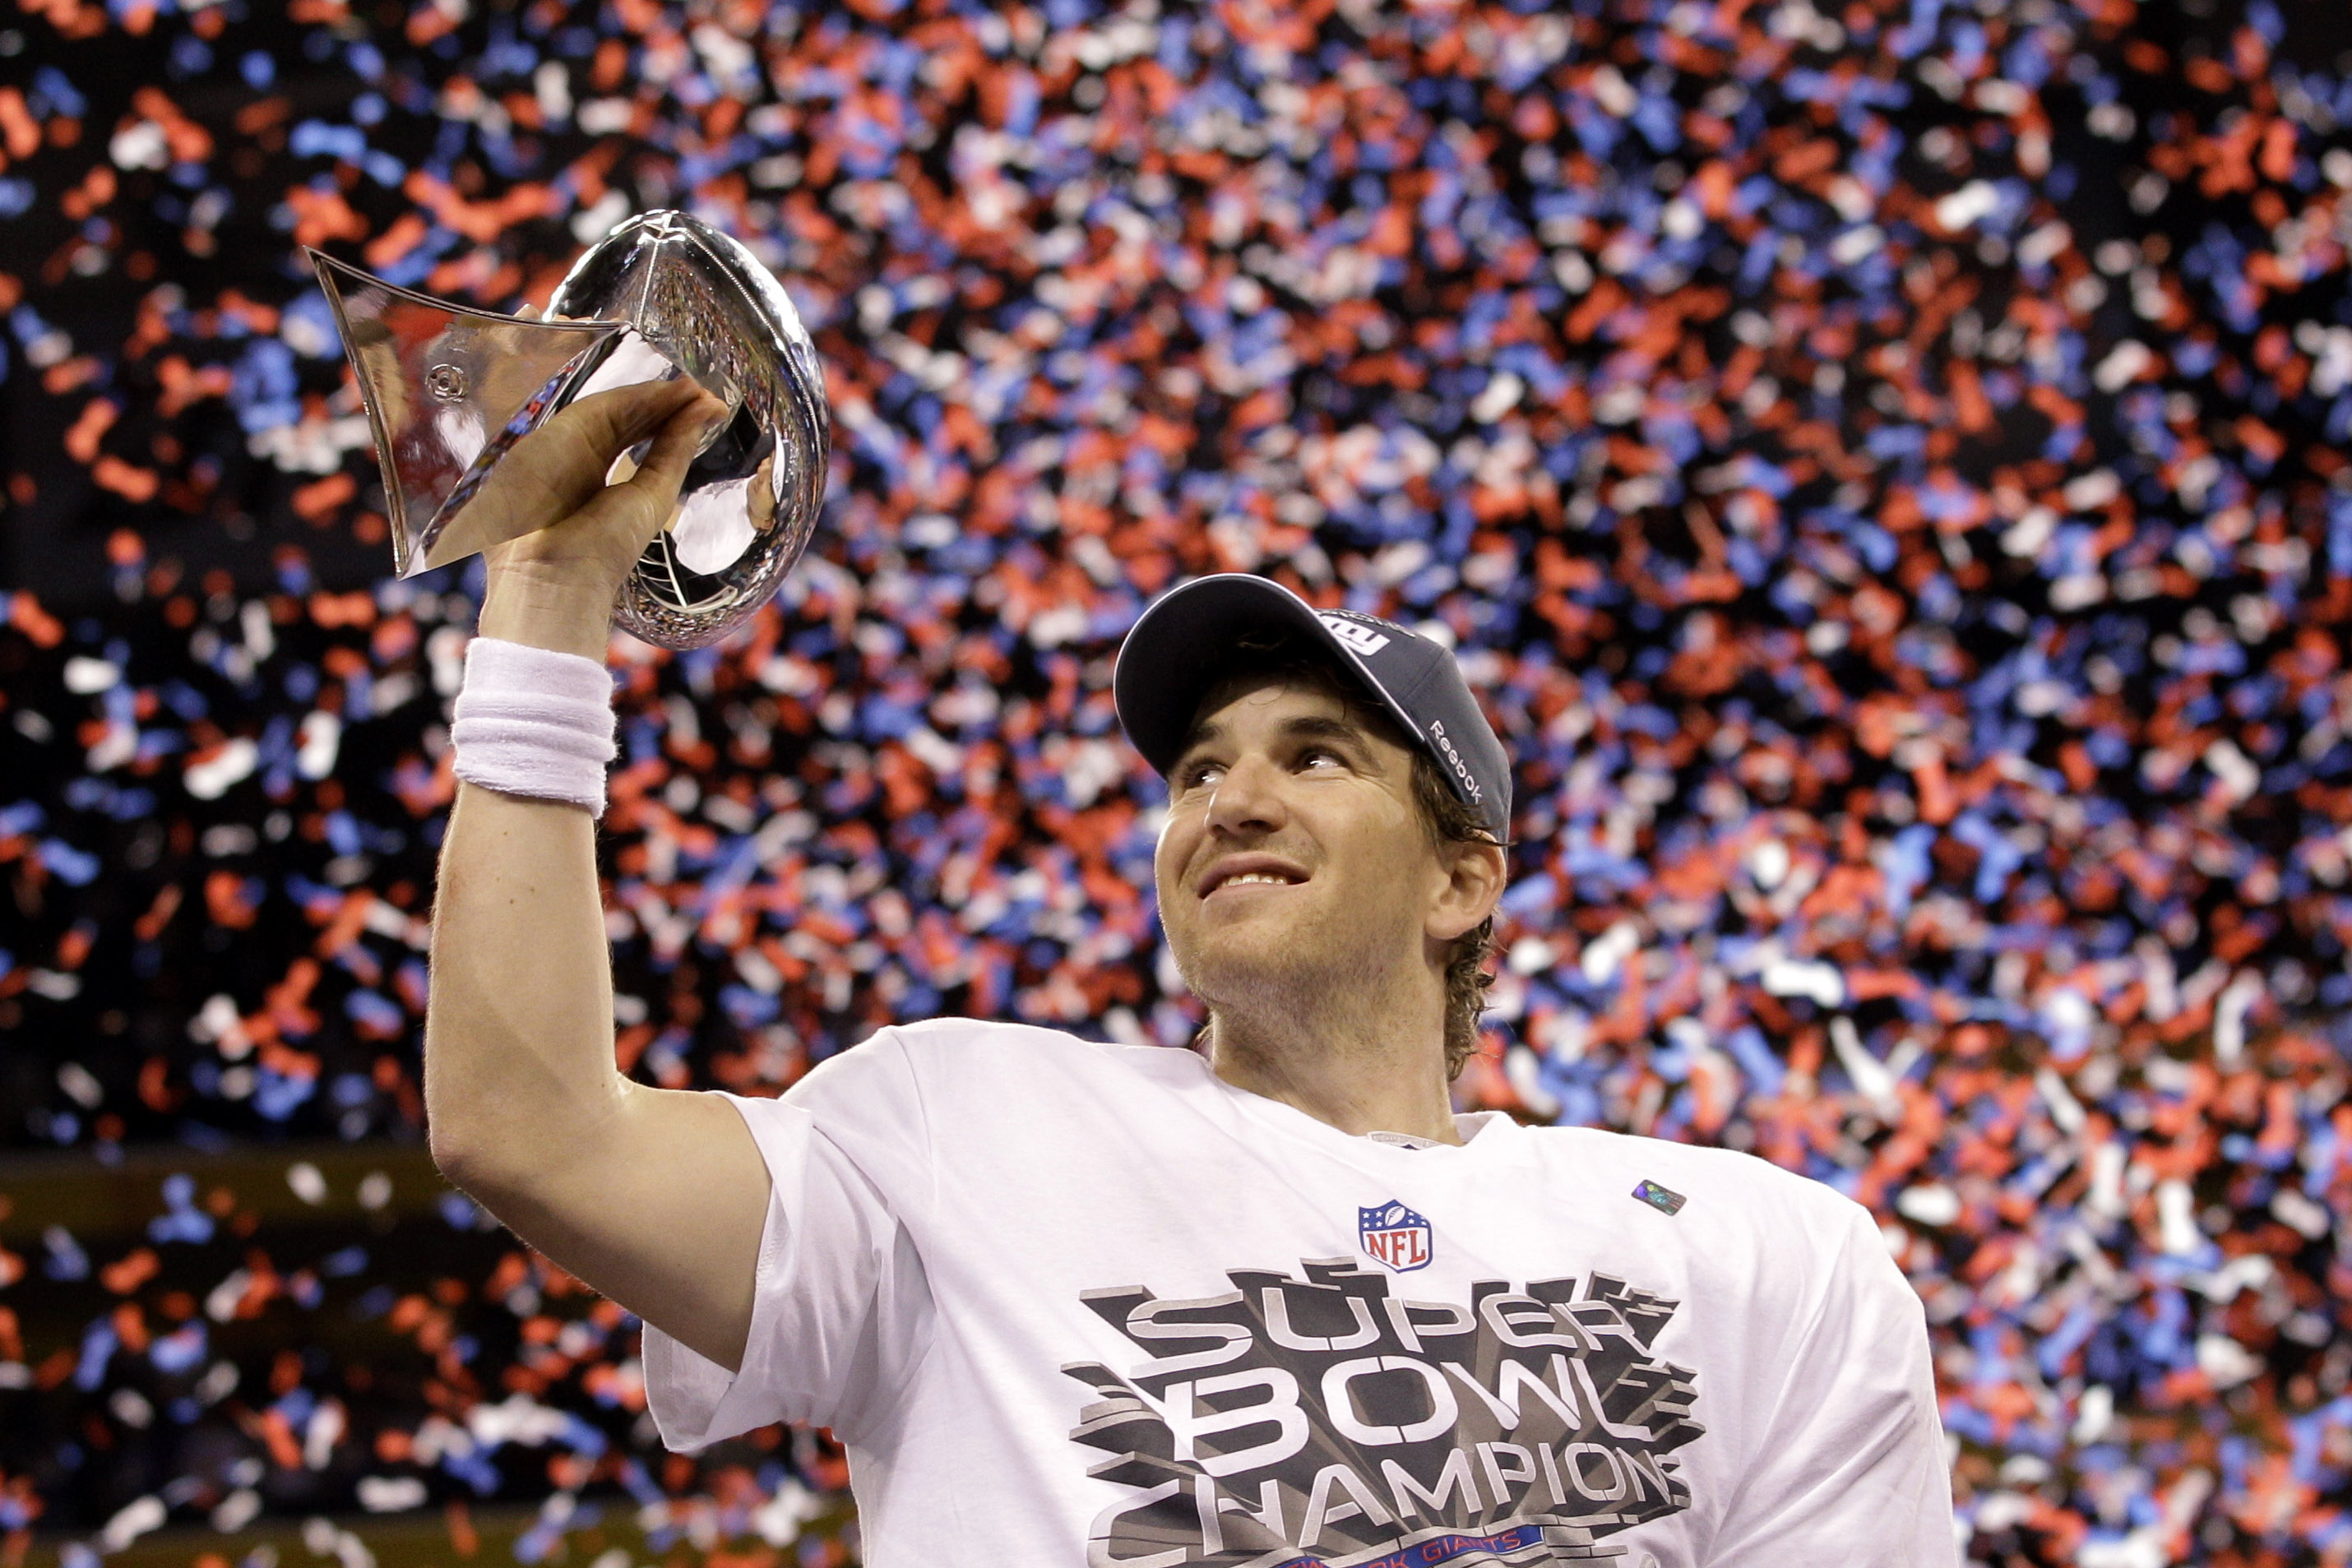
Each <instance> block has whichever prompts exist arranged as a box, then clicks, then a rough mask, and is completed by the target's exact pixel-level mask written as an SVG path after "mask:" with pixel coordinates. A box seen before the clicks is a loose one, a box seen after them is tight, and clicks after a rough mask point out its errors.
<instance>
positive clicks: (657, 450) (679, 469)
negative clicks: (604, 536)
mask: <svg viewBox="0 0 2352 1568" xmlns="http://www.w3.org/2000/svg"><path fill="white" fill-rule="evenodd" d="M726 418H727V405H726V404H724V403H722V402H719V400H718V399H717V398H715V397H711V396H709V394H707V393H706V394H705V395H704V396H702V397H701V398H700V399H698V400H697V401H696V402H690V403H688V404H687V406H686V407H684V408H682V409H680V410H678V411H677V413H673V414H671V415H670V417H669V422H668V423H666V424H664V425H663V426H662V428H661V433H660V434H657V435H656V436H655V437H654V443H653V445H652V447H651V448H650V449H649V450H648V451H647V452H646V457H645V461H644V462H643V463H642V464H640V465H638V468H637V471H636V472H635V474H633V475H631V476H629V477H628V478H627V479H626V480H625V481H623V482H622V483H621V484H618V485H615V486H612V487H610V488H609V489H607V490H605V491H604V494H603V495H602V496H600V497H597V498H596V499H595V500H593V501H592V502H590V503H589V505H588V506H587V507H585V508H584V511H585V512H586V513H590V514H600V515H602V516H604V517H611V518H614V519H615V520H616V521H617V522H618V525H619V526H620V527H621V528H624V529H625V530H626V531H627V533H628V534H629V535H630V537H631V542H632V544H633V546H634V548H635V549H640V550H642V549H644V548H645V546H646V541H647V540H649V539H651V538H653V537H654V535H655V534H656V533H658V532H660V530H661V528H662V525H663V524H665V523H666V522H667V521H668V520H669V515H670V513H671V511H672V510H674V509H675V508H676V507H677V492H678V487H679V486H681V485H683V484H684V483H685V481H686V471H687V469H688V467H689V466H691V465H693V462H694V455H695V453H696V451H697V450H698V448H699V447H700V446H701V444H702V437H703V434H704V432H706V431H708V430H709V428H710V426H711V425H712V423H715V422H719V421H723V420H725V419H726Z"/></svg>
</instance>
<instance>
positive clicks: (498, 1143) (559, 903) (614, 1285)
mask: <svg viewBox="0 0 2352 1568" xmlns="http://www.w3.org/2000/svg"><path fill="white" fill-rule="evenodd" d="M723 413H724V411H723V410H722V409H720V408H719V404H718V403H717V402H716V401H715V400H713V399H711V398H709V397H708V396H706V395H698V393H697V392H696V389H695V388H694V386H693V383H691V382H685V381H677V382H666V383H654V384H650V385H645V386H635V387H625V388H622V389H619V390H616V391H614V392H604V393H602V394H600V395H598V396H596V397H593V398H587V399H583V400H582V401H581V402H578V403H575V404H573V405H572V407H570V408H568V409H566V410H564V411H563V412H562V413H560V414H558V415H557V416H556V417H555V418H554V419H552V420H551V421H550V422H549V423H547V424H546V425H545V426H543V427H542V428H541V429H540V430H539V431H537V432H535V433H534V434H531V435H530V436H528V437H526V438H525V439H524V440H523V441H522V442H520V443H519V444H517V445H516V447H515V449H514V450H513V452H511V453H510V454H509V455H508V456H507V457H506V459H505V460H504V461H503V462H501V463H500V465H499V468H498V469H497V470H496V471H495V474H494V476H493V480H492V483H493V485H494V486H497V494H496V495H495V496H491V495H489V494H487V493H486V495H485V496H484V497H481V498H478V500H477V501H476V503H475V504H476V505H483V504H486V503H489V504H497V505H501V506H505V507H513V508H516V509H517V510H518V511H520V513H522V514H524V515H525V516H526V518H527V517H544V518H545V519H546V520H547V522H548V523H549V524H550V525H551V526H550V527H547V528H542V529H540V530H539V531H534V532H530V533H527V534H525V535H523V536H522V537H520V538H516V539H514V540H513V541H512V542H511V543H509V544H506V545H502V546H499V547H498V548H496V549H493V550H491V551H490V554H489V578H488V592H487V593H486V595H485V597H484V601H483V605H482V616H481V622H480V632H481V634H482V635H483V636H485V637H493V638H498V639H499V640H501V641H505V642H510V643H522V644H525V645H528V646H532V647H538V648H543V649H548V650H551V651H553V652H556V653H574V654H580V655H583V656H584V657H587V658H590V659H593V660H596V661H597V662H598V663H599V664H601V663H602V662H603V660H604V653H605V648H606V644H607V643H608V641H609V639H610V637H611V625H612V612H613V604H614V596H615V594H616V592H617V591H618V589H619V586H620V583H621V581H622V579H623V578H624V577H625V574H626V573H627V572H628V570H630V568H631V566H632V565H633V564H634V563H635V560H636V559H637V557H638V555H639V553H640V552H641V551H642V550H643V549H644V548H645V545H646V541H647V540H648V539H650V538H652V537H653V535H654V533H655V532H656V530H657V529H658V528H660V527H661V526H662V524H663V523H664V522H665V521H666V520H667V518H668V517H669V515H670V511H671V509H672V507H674V506H675V504H676V500H677V491H678V486H679V483H680V481H681V480H682V479H683V477H684V476H685V473H686V469H687V465H688V463H690V462H691V461H692V459H693V456H694V453H695V449H696V446H697V444H698V441H699V438H700V437H701V435H702V434H703V432H704V431H705V430H706V428H708V423H709V421H711V420H712V419H713V418H715V417H723ZM648 437H650V438H652V440H653V446H652V448H651V449H650V450H649V451H648V452H647V453H646V458H645V463H644V465H643V466H642V467H641V468H639V469H638V471H637V472H636V474H635V476H633V477H631V478H630V479H628V480H627V481H626V482H625V483H622V484H618V485H613V486H609V487H608V486H605V483H604V480H605V476H606V474H607V473H608V471H609V470H610V469H611V467H612V465H613V463H614V459H615V458H616V457H618V456H619V455H621V454H622V453H625V452H627V451H628V450H629V449H630V448H632V447H634V446H635V445H636V444H638V443H640V442H642V441H645V440H646V439H647V438H648ZM425 1105H426V1114H427V1119H428V1124H429V1126H430V1130H431V1136H432V1145H433V1157H434V1160H435V1162H436V1164H437V1165H438V1166H440V1168H441V1170H442V1172H443V1174H444V1175H446V1176H448V1178H449V1179H450V1180H451V1181H453V1182H455V1183H456V1184H457V1186H461V1187H463V1188H464V1189H465V1190H466V1191H467V1192H468V1193H470V1194H472V1195H473V1196H474V1197H476V1198H478V1199H479V1200H480V1201H481V1203H482V1204H483V1206H484V1207H487V1208H488V1209H489V1211H490V1212H491V1213H492V1214H494V1215H496V1216H497V1217H498V1218H499V1219H501V1220H503V1221H505V1222H506V1224H507V1225H509V1227H511V1228H513V1229H514V1230H515V1232H516V1233H517V1234H519V1235H520V1236H521V1237H522V1238H523V1239H525V1240H527V1241H529V1242H530V1244H531V1245H533V1246H535V1247H537V1248H538V1249H540V1250H541V1251H542V1252H544V1253H546V1254H547V1256H548V1257H549V1258H551V1259H552V1260H554V1261H555V1262H556V1263H558V1264H559V1265H561V1266H562V1267H563V1268H564V1269H567V1270H570V1271H572V1273H574V1274H576V1275H578V1276H579V1277H580V1278H581V1279H583V1280H584V1281H587V1282H588V1283H589V1284H590V1285H592V1286H593V1287H595V1288H596V1289H597V1290H599V1291H603V1292H604V1293H605V1294H606V1295H608V1296H610V1297H612V1298H613V1299H614V1301H618V1302H620V1303H621V1304H622V1305H623V1306H625V1307H627V1308H628V1309H630V1310H631V1311H632V1312H635V1313H637V1314H638V1315H639V1316H640V1317H642V1318H644V1319H645V1320H646V1322H651V1323H654V1324H656V1325H657V1326H659V1327H660V1328H662V1329H663V1330H665V1331H666V1332H667V1333H669V1334H670V1335H671V1336H673V1337H674V1338H676V1339H677V1340H678V1341H680V1342H681V1343H684V1344H686V1345H688V1347H690V1348H692V1349H693V1350H695V1351H697V1352H698V1353H700V1354H703V1355H705V1356H708V1357H709V1359H711V1360H713V1361H715V1362H718V1363H719V1364H721V1365H724V1366H727V1367H730V1368H732V1367H735V1366H738V1365H740V1363H741V1360H742V1355H743V1345H744V1340H745V1338H746V1336H747V1335H748V1333H750V1329H751V1292H752V1279H753V1269H754V1264H755V1260H756V1256H757V1253H758V1251H759V1244H760V1234H761V1226H762V1223H763V1221H764V1219H765V1217H766V1213H767V1203H768V1180H767V1170H766V1166H764V1164H763V1163H762V1162H761V1157H760V1155H759V1151H758V1149H757V1147H756V1146H755V1145H753V1143H752V1141H751V1134H750V1133H749V1131H748V1130H747V1129H746V1128H745V1127H744V1125H743V1123H742V1119H741V1118H740V1117H739V1116H738V1115H737V1114H736V1113H735V1112H734V1110H733V1109H732V1108H731V1107H730V1105H728V1103H726V1102H725V1101H723V1100H721V1099H720V1098H719V1097H718V1096H717V1095H713V1094H707V1093H700V1092H670V1091H666V1090H659V1089H653V1088H648V1087H646V1086H645V1085H643V1084H639V1083H635V1082H631V1081H629V1080H628V1079H627V1078H625V1077H624V1076H623V1075H622V1074H621V1073H620V1071H618V1070H617V1068H616V1067H615V1065H614V1055H613V976H612V955H611V950H610V948H609V946H607V943H606V939H605V936H604V904H603V899H602V895H601V893H600V890H599V888H598V885H597V880H596V858H595V821H594V819H593V817H592V816H591V815H590V814H589V813H588V812H587V811H586V810H583V809H582V808H580V807H578V806H572V805H565V804H562V803H559V802H556V801H551V800H534V799H530V798H526V797H524V796H521V795H513V794H505V793H500V792H499V791H496V790H492V789H482V788H479V787H478V786H475V785H472V784H464V783H461V784H459V785H458V787H457V803H456V805H455V806H454V807H453V808H452V810H451V811H450V816H449V831H448V834H447V838H446V841H445V842H444V844H443V847H442V852H441V874H440V887H439V892H438V894H437V895H436V901H435V909H434V925H433V983H432V995H431V1000H430V1004H429V1006H428V1008H427V1009H426V1013H425Z"/></svg>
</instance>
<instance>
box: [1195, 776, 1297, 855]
mask: <svg viewBox="0 0 2352 1568" xmlns="http://www.w3.org/2000/svg"><path fill="white" fill-rule="evenodd" d="M1281 783H1282V770H1281V769H1280V768H1276V766H1275V765H1274V763H1273V762H1272V761H1271V760H1270V759H1269V758H1263V757H1243V758H1237V759H1236V760H1235V761H1234V764H1233V765H1232V766H1231V767H1229V768H1226V769H1225V772H1224V777H1223V778H1222V779H1218V780H1217V787H1216V789H1215V790H1214V791H1213V793H1212V794H1211V795H1210V797H1209V831H1211V832H1213V833H1222V834H1226V835H1228V836H1231V835H1235V834H1249V833H1264V832H1271V831H1274V830H1276V829H1277V828H1280V827H1281V826H1283V825H1284V824H1285V823H1286V822H1287V821H1289V820H1290V813H1289V810H1288V809H1287V808H1286V806H1285V805H1284V803H1283V799H1282V789H1281Z"/></svg>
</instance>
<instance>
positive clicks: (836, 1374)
mask: <svg viewBox="0 0 2352 1568" xmlns="http://www.w3.org/2000/svg"><path fill="white" fill-rule="evenodd" d="M727 1098H728V1099H729V1100H730V1101H731V1102H732V1103H733V1104H734V1106H735V1108H736V1110H737V1111H739V1112H740V1113H741V1114H742V1117H743V1120H744V1123H745V1124H746V1125H748V1126H749V1127H750V1129H751V1138H752V1141H753V1142H754V1143H755V1144H757V1145H759V1149H760V1155H761V1159H762V1160H764V1161H765V1162H766V1164H767V1167H768V1214H767V1219H766V1221H765V1224H764V1225H763V1227H762V1228H761V1237H760V1254H759V1264H758V1270H757V1273H756V1276H755V1283H754V1287H753V1296H752V1302H751V1336H750V1339H749V1340H748V1342H747V1343H745V1345H744V1349H743V1365H742V1367H741V1369H740V1371H737V1372H734V1373H730V1372H729V1371H728V1370H727V1369H726V1368H725V1367H723V1366H721V1365H719V1364H718V1363H716V1362H713V1361H710V1360H709V1359H708V1358H706V1357H704V1356H702V1355H700V1354H698V1353H696V1352H695V1351H692V1350H689V1349H688V1347H687V1346H685V1345H684V1344H681V1343H678V1342H677V1340H675V1339H673V1338H671V1337H670V1336H669V1335H668V1334H666V1333H662V1331H661V1330H659V1329H657V1328H656V1327H654V1326H653V1325H652V1324H651V1323H647V1324H646V1329H645V1370H646V1405H647V1407H648V1408H649V1409H650V1410H651V1411H652V1413H653V1417H654V1424H655V1426H656V1427H657V1428H658V1429H659V1430H660V1433H661V1437H662V1441H663V1442H664V1443H665V1444H666V1445H667V1446H668V1447H669V1448H674V1449H679V1450H687V1449H693V1448H701V1447H703V1446H704V1445H706V1444H709V1443H713V1442H716V1441H718V1440H719V1438H722V1437H733V1436H735V1435H736V1434H737V1433H740V1432H747V1431H750V1430H751V1428H753V1427H764V1426H766V1425H768V1424H769V1423H771V1422H775V1421H795V1422H805V1423H807V1424H809V1425H811V1426H817V1427H832V1428H833V1429H834V1430H835V1432H836V1433H838V1434H839V1435H840V1436H842V1437H844V1438H845V1439H846V1440H850V1441H855V1440H856V1438H857V1436H858V1433H859V1431H860V1430H861V1429H862V1428H864V1427H866V1426H867V1425H868V1424H869V1423H871V1422H872V1421H873V1420H875V1419H876V1418H877V1416H878V1414H879V1411H880V1407H881V1406H882V1405H883V1404H884V1403H885V1402H886V1401H887V1397H888V1395H889V1392H890V1390H892V1389H893V1388H895V1387H898V1386H899V1385H901V1384H902V1382H903V1378H902V1377H901V1373H902V1372H903V1371H904V1369H905V1368H906V1367H907V1366H908V1364H910V1362H911V1359H912V1358H913V1357H915V1356H916V1355H918V1354H919V1351H920V1345H921V1342H922V1339H923V1336H924V1335H925V1333H926V1332H927V1326H928V1323H929V1309H930V1301H929V1286H928V1283H927V1281H925V1279H924V1277H923V1271H922V1261H921V1259H920V1257H919V1255H918V1254H917V1253H916V1251H915V1249H914V1247H913V1245H912V1244H911V1242H910V1241H909V1240H908V1237H907V1232H906V1228H905V1227H904V1225H903V1224H902V1223H901V1222H900V1220H899V1218H898V1215H897V1214H896V1213H894V1211H893V1209H892V1206H891V1204H890V1202H889V1200H888V1199H887V1197H885V1195H884V1193H883V1191H882V1189H881V1188H880V1187H879V1186H877V1185H876V1183H875V1182H874V1180H873V1179H872V1178H871V1177H870V1176H868V1175H867V1174H866V1172H865V1171H863V1170H861V1169H860V1168H859V1167H858V1166H857V1165H856V1162H855V1161H853V1160H852V1158H851V1157H850V1156H849V1155H848V1154H847V1153H845V1151H844V1149H843V1148H842V1147H841V1145H839V1144H838V1143H837V1142H836V1141H835V1140H834V1139H833V1138H832V1137H829V1136H828V1135H827V1134H826V1133H825V1132H824V1127H823V1125H822V1124H821V1122H820V1119H819V1116H818V1115H817V1114H816V1113H813V1112H812V1111H811V1109H810V1108H809V1107H808V1106H806V1105H804V1104H798V1103H793V1101H791V1100H750V1099H743V1098H740V1097H738V1096H736V1095H731V1094H730V1095H729V1096H727Z"/></svg>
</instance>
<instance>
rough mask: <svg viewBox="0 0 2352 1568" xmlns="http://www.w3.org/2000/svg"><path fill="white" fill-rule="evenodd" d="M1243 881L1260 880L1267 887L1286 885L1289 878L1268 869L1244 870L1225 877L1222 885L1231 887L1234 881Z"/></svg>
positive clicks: (1288, 882) (1288, 883)
mask: <svg viewBox="0 0 2352 1568" xmlns="http://www.w3.org/2000/svg"><path fill="white" fill-rule="evenodd" d="M1244 882H1262V883H1265V884H1266V885H1268V886H1269V887H1288V886H1289V885H1290V879H1289V878H1288V877H1286V876H1276V874H1275V873H1272V872H1270V871H1245V872H1244V873H1241V874H1240V875H1239V876H1229V877H1227V878H1225V880H1224V885H1225V886H1227V887H1232V886H1233V885H1234V884H1235V883H1244Z"/></svg>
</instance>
